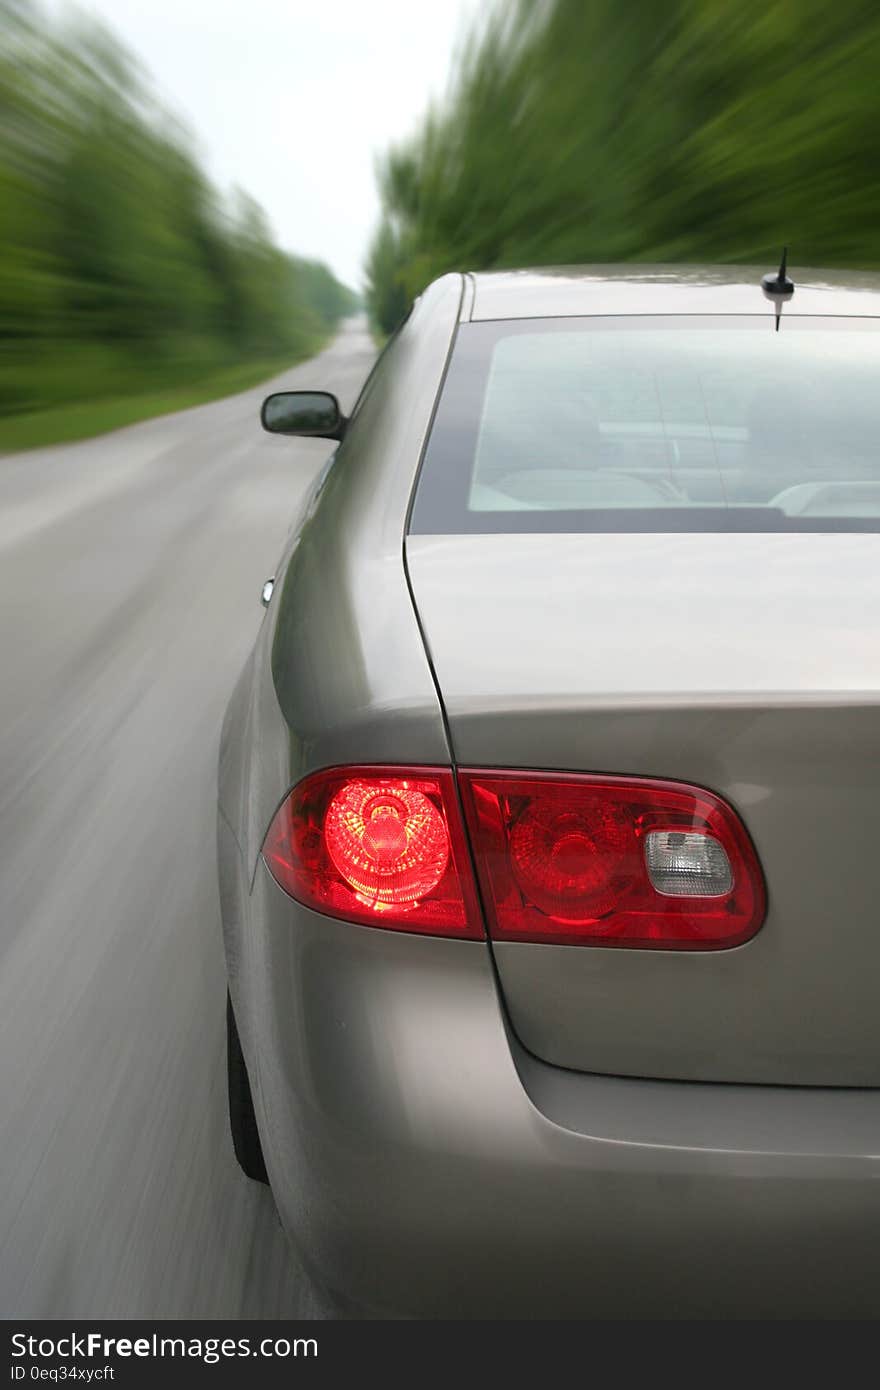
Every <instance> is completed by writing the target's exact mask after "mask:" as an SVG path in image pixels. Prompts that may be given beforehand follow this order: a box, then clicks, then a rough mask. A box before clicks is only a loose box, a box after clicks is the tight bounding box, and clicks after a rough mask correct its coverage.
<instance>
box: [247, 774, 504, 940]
mask: <svg viewBox="0 0 880 1390" xmlns="http://www.w3.org/2000/svg"><path fill="white" fill-rule="evenodd" d="M263 858H264V860H265V862H266V864H267V866H268V868H269V870H270V872H271V874H272V876H273V878H275V880H276V881H277V882H278V883H279V884H280V886H281V887H282V888H283V889H284V890H285V892H287V893H289V894H290V895H291V897H293V898H296V899H297V900H298V901H299V902H302V903H305V904H306V906H307V907H312V908H315V910H316V911H318V912H324V913H326V914H327V915H328V916H331V917H342V918H344V919H345V920H346V921H348V922H362V923H366V924H369V925H370V926H374V927H395V928H399V929H401V930H403V931H410V932H429V933H433V934H435V935H437V936H467V937H482V936H483V935H484V932H483V927H482V922H481V919H480V911H479V905H478V903H477V898H476V892H475V889H474V886H473V881H472V873H471V869H470V863H469V856H468V852H467V847H466V845H465V840H464V831H463V828H462V825H461V815H460V812H459V809H458V797H457V794H456V789H455V780H454V778H453V774H452V772H451V771H450V770H449V769H448V768H418V767H416V768H405V769H403V768H393V767H389V768H376V767H358V768H333V769H330V770H329V771H325V772H318V773H315V774H313V775H312V776H311V777H307V778H306V779H305V781H303V782H300V783H299V785H298V786H296V787H294V789H293V791H292V792H291V793H290V795H289V796H288V798H287V799H286V801H284V802H283V804H282V805H281V807H280V808H279V810H278V812H277V814H276V816H275V818H274V820H273V821H272V824H271V826H270V827H269V833H268V834H267V836H266V841H265V844H264V845H263Z"/></svg>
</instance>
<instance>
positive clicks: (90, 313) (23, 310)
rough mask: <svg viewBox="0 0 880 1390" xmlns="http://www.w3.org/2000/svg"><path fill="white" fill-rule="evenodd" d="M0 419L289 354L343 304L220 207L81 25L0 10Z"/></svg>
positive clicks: (92, 32) (246, 217)
mask: <svg viewBox="0 0 880 1390" xmlns="http://www.w3.org/2000/svg"><path fill="white" fill-rule="evenodd" d="M0 39H2V43H0V415H12V414H18V413H23V412H29V411H35V410H37V409H44V408H46V407H49V406H54V405H58V404H59V403H64V402H75V401H83V400H89V399H94V398H96V397H101V398H109V397H115V396H121V395H129V394H134V393H136V392H146V391H151V390H156V389H157V388H160V387H164V386H166V385H167V384H169V383H180V382H183V381H186V382H189V381H196V380H198V379H200V378H205V377H207V376H209V375H211V374H212V373H215V372H218V371H220V370H223V369H225V368H227V367H229V366H230V365H232V364H237V363H242V362H246V361H248V360H253V361H257V360H259V361H264V360H265V361H266V362H267V363H268V362H270V360H271V361H275V360H277V361H278V362H279V363H280V361H281V359H283V358H287V359H289V360H290V361H293V360H294V359H295V358H297V357H299V356H304V355H306V354H307V353H309V352H310V351H312V350H314V349H315V347H316V346H317V345H318V344H319V343H320V341H321V340H322V338H323V336H324V335H325V334H326V333H327V332H328V331H329V329H330V327H331V326H332V325H333V324H334V323H335V322H336V321H337V320H338V319H339V317H340V316H341V315H342V314H345V313H348V312H351V309H352V308H353V306H354V304H355V302H356V301H355V297H354V296H353V295H352V293H351V291H349V290H347V289H346V288H345V287H344V286H343V285H340V284H339V282H338V281H337V280H336V279H335V278H334V276H333V275H332V273H331V272H330V271H329V270H328V269H327V268H326V267H325V266H323V265H320V264H318V263H316V262H311V261H305V260H301V259H299V258H297V257H294V256H291V255H288V254H286V253H285V252H283V251H281V250H280V249H279V248H278V247H277V246H276V245H275V244H274V241H273V238H272V235H271V231H270V229H269V227H268V224H267V222H266V219H265V216H264V215H263V213H262V211H261V209H260V208H259V207H258V206H257V204H256V203H255V202H254V201H253V199H251V198H249V197H248V196H247V195H246V194H244V193H241V192H237V193H235V194H234V196H233V197H232V198H231V199H230V200H226V201H224V200H223V199H221V198H220V197H219V195H218V194H217V193H216V192H215V190H214V189H213V188H212V187H211V185H210V184H209V182H208V180H207V179H206V178H205V176H204V174H203V173H202V171H201V170H200V168H199V166H198V163H197V161H196V159H195V157H194V155H193V153H192V151H191V148H190V143H189V139H188V137H187V134H186V132H185V131H184V130H183V129H182V128H181V127H180V126H179V125H178V124H177V123H176V122H175V121H174V119H173V118H172V117H171V116H170V115H169V114H168V113H167V112H166V111H164V110H163V109H162V107H161V106H160V105H159V104H158V103H157V102H156V100H155V99H154V97H153V96H152V94H151V90H150V86H149V83H148V81H147V79H146V77H145V76H144V74H143V73H142V72H141V70H140V68H139V66H138V64H137V63H136V61H135V60H134V59H133V58H132V57H131V55H130V54H129V53H127V52H126V50H125V49H124V48H123V47H122V46H121V45H120V44H119V43H118V42H117V41H116V40H115V38H114V37H113V35H112V34H111V33H110V32H109V31H108V30H107V29H106V28H105V27H103V26H102V25H100V24H99V23H97V22H96V21H94V20H92V19H89V18H87V17H86V16H84V15H78V14H76V13H75V12H74V13H73V14H72V15H70V16H68V17H66V18H55V17H54V16H52V15H49V14H47V13H46V12H44V11H42V10H41V9H39V8H38V7H37V6H36V4H34V3H33V2H32V0H0Z"/></svg>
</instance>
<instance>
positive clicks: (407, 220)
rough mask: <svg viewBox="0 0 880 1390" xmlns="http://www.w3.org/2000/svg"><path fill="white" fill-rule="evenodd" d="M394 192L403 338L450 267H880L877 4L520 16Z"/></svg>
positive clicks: (382, 179)
mask: <svg viewBox="0 0 880 1390" xmlns="http://www.w3.org/2000/svg"><path fill="white" fill-rule="evenodd" d="M462 52H463V56H462V59H461V61H460V63H459V66H458V69H457V72H456V74H455V78H454V81H453V85H452V88H451V92H450V95H449V97H448V99H447V101H446V102H445V103H444V104H443V105H442V106H441V107H439V108H435V109H434V110H432V111H431V112H429V114H428V116H427V117H426V119H425V121H424V122H423V124H422V127H421V129H420V130H419V131H418V132H417V134H416V136H415V137H414V138H413V139H411V140H410V141H409V142H408V143H406V144H405V145H403V146H401V147H398V148H396V149H392V150H391V151H390V152H389V153H388V154H387V155H386V156H385V157H384V159H383V160H382V161H381V162H380V166H379V171H378V177H379V187H380V192H381V197H382V204H383V220H382V223H381V226H380V227H379V229H378V231H377V233H376V236H375V239H374V242H373V245H372V249H371V253H370V256H369V261H368V267H367V269H368V290H367V300H368V305H369V308H370V312H371V315H372V317H373V320H374V322H375V323H376V325H377V326H379V327H380V328H381V329H382V331H384V332H388V331H390V329H391V328H392V327H393V325H394V322H395V320H397V319H398V318H399V317H400V315H401V313H402V312H403V308H404V305H405V302H406V301H407V300H409V299H411V298H412V296H413V295H414V294H417V293H418V292H419V291H420V290H421V289H422V288H423V286H424V285H425V284H426V283H427V281H428V280H430V279H432V278H433V277H434V276H435V275H438V274H441V273H442V272H443V271H445V270H448V269H451V268H453V267H454V268H459V269H484V268H487V267H491V266H499V267H504V266H516V265H552V264H565V263H578V262H590V261H600V262H602V261H604V262H607V261H614V260H644V261H650V260H655V261H664V260H671V261H681V260H694V261H758V262H760V263H762V264H763V263H767V264H773V263H775V261H776V258H777V257H778V255H779V251H780V247H781V245H782V243H783V242H785V241H789V242H791V243H792V244H793V246H794V251H795V257H796V261H797V262H799V263H800V264H801V265H809V264H812V265H823V264H826V265H859V266H871V265H876V264H877V263H878V262H880V245H878V241H877V235H878V234H877V228H878V225H880V222H878V213H880V180H878V179H877V177H876V174H877V170H878V159H880V122H878V120H877V114H878V95H877V93H878V90H880V89H878V83H877V72H878V69H880V8H878V6H877V5H876V3H875V0H837V3H836V4H835V5H833V6H832V5H828V4H827V3H825V0H738V3H737V4H731V3H730V0H632V2H631V3H627V4H621V3H620V0H542V2H541V3H534V0H508V3H506V4H503V5H500V6H499V5H496V6H495V8H494V9H493V10H492V11H490V12H489V14H488V17H487V18H485V19H483V20H482V21H481V22H480V29H479V31H478V32H475V34H474V36H473V38H472V40H471V42H470V43H468V44H466V45H464V47H463V50H462Z"/></svg>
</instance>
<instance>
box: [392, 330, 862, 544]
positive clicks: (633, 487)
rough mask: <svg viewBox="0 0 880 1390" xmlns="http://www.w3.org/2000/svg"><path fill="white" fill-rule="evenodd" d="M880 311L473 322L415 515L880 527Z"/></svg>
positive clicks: (447, 524)
mask: <svg viewBox="0 0 880 1390" xmlns="http://www.w3.org/2000/svg"><path fill="white" fill-rule="evenodd" d="M878 324H880V320H875V319H847V318H831V317H829V318H809V317H801V318H798V317H796V316H795V315H793V314H791V313H789V315H788V317H787V318H786V316H785V314H783V318H782V324H781V329H780V331H779V332H778V333H777V332H775V331H774V326H773V313H772V309H771V307H770V306H769V305H768V311H767V313H766V314H762V315H756V316H754V317H752V316H750V315H743V316H740V317H736V318H714V317H708V316H701V317H684V316H682V317H676V318H606V319H598V318H590V319H520V320H506V321H503V322H493V323H476V324H464V325H462V327H461V328H460V329H459V332H458V336H457V339H456V343H455V348H454V350H453V356H452V360H451V362H450V367H449V371H448V373H447V378H446V383H445V385H444V387H443V392H442V396H441V399H440V403H439V406H438V409H437V414H436V417H435V421H434V425H433V428H432V431H431V436H430V439H429V441H428V446H427V450H426V453H425V458H424V461H423V465H422V470H421V474H420V478H419V483H418V487H417V491H416V498H415V504H414V507H413V513H412V520H411V527H410V529H411V530H412V531H414V532H420V533H422V534H425V533H427V534H458V533H466V532H495V531H846V530H854V531H877V530H880V336H878V332H877V327H878Z"/></svg>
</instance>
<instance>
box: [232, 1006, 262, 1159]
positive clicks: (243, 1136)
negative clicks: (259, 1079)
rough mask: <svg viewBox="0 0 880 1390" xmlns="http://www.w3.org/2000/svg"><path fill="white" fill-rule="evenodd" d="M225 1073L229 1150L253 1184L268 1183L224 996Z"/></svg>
mask: <svg viewBox="0 0 880 1390" xmlns="http://www.w3.org/2000/svg"><path fill="white" fill-rule="evenodd" d="M226 1072H227V1078H228V1081H229V1127H230V1129H231V1130H232V1147H233V1148H234V1149H235V1157H236V1158H237V1159H238V1162H239V1164H240V1166H241V1168H242V1170H243V1171H244V1172H245V1173H246V1174H247V1176H248V1177H249V1178H253V1180H254V1182H264V1183H268V1181H269V1178H268V1176H267V1173H266V1164H265V1162H264V1160H263V1146H262V1144H261V1143H260V1135H259V1131H258V1130H257V1117H256V1115H255V1114H254V1102H253V1097H252V1096H251V1083H250V1079H249V1077H248V1074H247V1067H246V1065H245V1060H244V1053H243V1052H242V1050H241V1042H240V1041H239V1037H238V1028H237V1027H236V1023H235V1014H234V1013H233V1012H232V1000H231V999H230V998H229V995H228V994H227V995H226Z"/></svg>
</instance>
